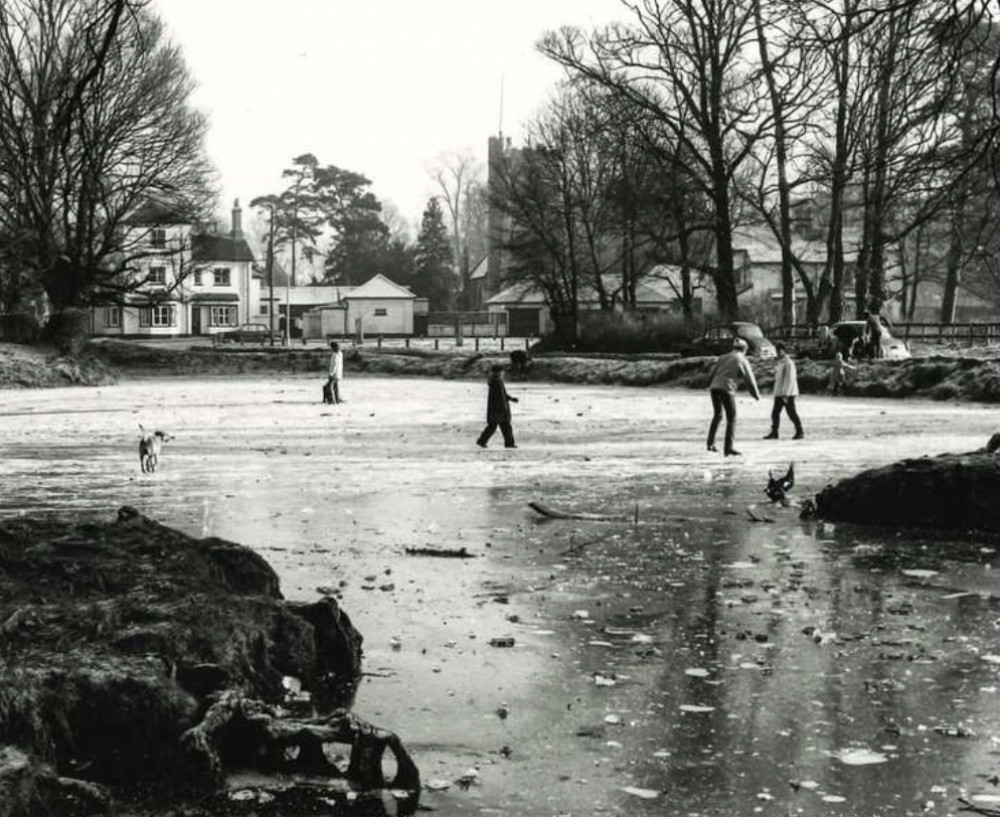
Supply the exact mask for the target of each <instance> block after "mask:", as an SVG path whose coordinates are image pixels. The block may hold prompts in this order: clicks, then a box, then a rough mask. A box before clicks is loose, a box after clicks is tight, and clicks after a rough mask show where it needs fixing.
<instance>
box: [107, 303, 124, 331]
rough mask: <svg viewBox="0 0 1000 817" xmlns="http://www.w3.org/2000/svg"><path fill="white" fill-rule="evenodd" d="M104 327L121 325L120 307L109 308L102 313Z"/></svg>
mask: <svg viewBox="0 0 1000 817" xmlns="http://www.w3.org/2000/svg"><path fill="white" fill-rule="evenodd" d="M104 325H105V326H114V327H119V326H121V325H122V308H121V307H120V306H109V307H108V308H107V311H106V312H105V313H104Z"/></svg>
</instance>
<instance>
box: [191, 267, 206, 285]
mask: <svg viewBox="0 0 1000 817" xmlns="http://www.w3.org/2000/svg"><path fill="white" fill-rule="evenodd" d="M191 280H192V281H193V282H194V285H195V286H196V287H200V286H202V285H203V284H204V283H205V281H204V279H203V278H202V275H201V270H200V269H196V270H195V271H194V272H192V273H191Z"/></svg>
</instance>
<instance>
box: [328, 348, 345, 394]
mask: <svg viewBox="0 0 1000 817" xmlns="http://www.w3.org/2000/svg"><path fill="white" fill-rule="evenodd" d="M343 379H344V353H343V352H342V351H340V344H339V343H337V342H336V341H331V342H330V378H329V380H328V381H327V383H328V384H329V387H330V394H329V397H330V399H331V402H333V403H343V402H345V401H344V400H343V398H341V396H340V381H341V380H343Z"/></svg>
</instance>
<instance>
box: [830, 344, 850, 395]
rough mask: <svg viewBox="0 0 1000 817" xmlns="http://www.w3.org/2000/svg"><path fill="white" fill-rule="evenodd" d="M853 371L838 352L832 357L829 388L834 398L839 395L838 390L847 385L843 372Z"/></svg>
mask: <svg viewBox="0 0 1000 817" xmlns="http://www.w3.org/2000/svg"><path fill="white" fill-rule="evenodd" d="M854 369H855V367H854V366H852V365H851V364H850V363H848V362H846V361H845V360H844V356H843V355H842V354H841V353H840V352H837V354H835V355H834V356H833V366H831V367H830V388H831V389H832V390H833V396H834V397H836V396H837V395H838V394H840V390H841V389H843V388H844V386H845V385H846V384H847V375H846V374H845V372H853V371H854Z"/></svg>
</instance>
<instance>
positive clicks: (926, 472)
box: [807, 441, 1000, 534]
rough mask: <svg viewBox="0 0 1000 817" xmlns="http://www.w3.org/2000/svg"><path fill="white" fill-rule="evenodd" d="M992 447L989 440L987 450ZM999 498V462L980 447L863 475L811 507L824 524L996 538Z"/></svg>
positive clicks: (839, 485)
mask: <svg viewBox="0 0 1000 817" xmlns="http://www.w3.org/2000/svg"><path fill="white" fill-rule="evenodd" d="M993 446H994V442H993V441H991V443H990V446H988V448H991V449H993ZM998 497H1000V457H998V456H997V454H996V453H995V449H993V450H988V449H987V448H983V449H982V450H979V451H971V452H969V453H966V454H941V455H940V456H937V457H920V458H917V459H907V460H902V461H901V462H896V463H892V464H891V465H886V466H884V467H882V468H874V469H870V470H867V471H862V472H861V473H860V474H857V475H855V476H853V477H848V478H847V479H843V480H841V481H840V482H838V483H836V484H835V485H830V486H827V487H826V488H824V489H823V490H822V491H820V493H819V494H817V495H816V498H815V503H814V507H815V513H816V515H817V516H819V517H821V518H823V519H829V520H836V521H843V522H853V523H857V524H863V525H877V526H886V527H896V528H933V529H938V530H945V531H956V532H965V533H971V534H997V533H1000V503H998V502H997V498H998ZM807 510H810V511H811V510H812V508H809V509H807Z"/></svg>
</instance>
